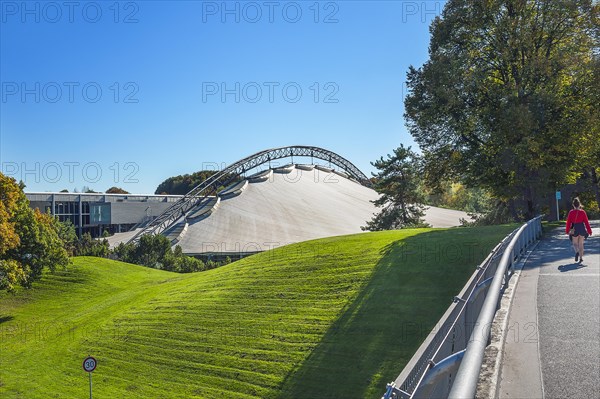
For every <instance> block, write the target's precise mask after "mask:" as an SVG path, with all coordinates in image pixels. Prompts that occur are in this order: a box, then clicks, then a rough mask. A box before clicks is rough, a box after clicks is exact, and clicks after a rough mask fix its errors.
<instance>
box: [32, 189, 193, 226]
mask: <svg viewBox="0 0 600 399" xmlns="http://www.w3.org/2000/svg"><path fill="white" fill-rule="evenodd" d="M25 195H26V196H27V199H29V205H30V207H31V208H33V209H35V208H37V209H39V210H40V211H41V212H49V213H51V214H52V215H55V216H57V217H58V219H59V220H60V221H61V222H64V221H67V220H68V221H70V222H71V223H73V225H74V226H75V229H76V231H77V234H78V235H79V236H80V237H81V235H82V234H83V233H90V234H91V235H92V237H100V236H102V234H103V233H104V232H105V231H107V232H108V233H110V234H114V233H120V232H124V231H128V230H130V229H131V228H133V227H134V226H136V225H138V224H143V223H146V222H148V221H150V220H152V219H154V218H156V217H157V216H158V215H160V214H161V213H162V212H163V211H165V210H166V209H167V208H168V207H170V206H171V205H173V203H174V202H176V201H178V200H179V199H180V198H181V197H182V196H181V195H140V194H102V193H25Z"/></svg>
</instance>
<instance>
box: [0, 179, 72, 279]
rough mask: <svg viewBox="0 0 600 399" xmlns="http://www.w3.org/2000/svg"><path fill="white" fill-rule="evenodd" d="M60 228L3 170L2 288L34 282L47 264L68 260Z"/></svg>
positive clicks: (51, 266)
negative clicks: (38, 208) (40, 210)
mask: <svg viewBox="0 0 600 399" xmlns="http://www.w3.org/2000/svg"><path fill="white" fill-rule="evenodd" d="M59 229H60V226H59V224H58V222H57V221H56V220H55V219H54V218H53V217H52V216H50V215H48V214H44V213H40V212H39V211H38V210H35V211H33V210H32V209H31V208H30V207H29V201H28V200H27V197H25V194H24V193H23V191H22V189H21V187H20V186H19V185H18V184H17V183H16V181H15V180H14V179H12V178H9V177H6V176H4V175H3V174H2V173H0V290H3V289H8V290H11V289H13V288H14V287H15V285H23V286H26V287H28V286H31V283H32V282H33V281H35V280H36V279H38V278H40V276H41V274H42V270H43V269H44V268H48V269H50V270H54V269H55V268H56V267H62V266H66V265H67V264H68V263H69V257H68V254H67V252H66V251H65V249H64V245H63V241H62V240H61V238H60V237H59Z"/></svg>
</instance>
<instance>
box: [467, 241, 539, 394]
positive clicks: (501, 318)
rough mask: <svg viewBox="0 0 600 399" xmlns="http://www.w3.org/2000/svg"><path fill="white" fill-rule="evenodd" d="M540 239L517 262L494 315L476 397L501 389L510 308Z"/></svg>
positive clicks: (495, 392)
mask: <svg viewBox="0 0 600 399" xmlns="http://www.w3.org/2000/svg"><path fill="white" fill-rule="evenodd" d="M540 242H541V238H540V240H538V241H536V243H535V244H534V245H533V246H532V247H531V248H530V249H528V250H527V252H526V253H525V255H524V256H523V257H521V259H520V260H519V261H518V262H517V263H516V264H515V266H514V271H513V274H512V275H511V277H510V279H509V283H508V287H506V289H505V290H504V292H503V293H502V297H501V299H500V308H499V309H498V311H497V312H496V315H495V316H494V321H493V322H492V326H491V331H490V341H491V342H490V344H489V345H488V346H487V347H486V349H485V352H484V357H483V363H482V365H481V370H480V372H479V382H478V384H477V392H476V394H475V397H476V398H480V399H483V398H487V399H494V398H498V395H499V389H500V383H499V382H500V378H501V370H502V360H503V357H504V356H503V355H504V343H505V341H506V332H507V327H508V319H509V314H510V308H511V306H512V303H513V298H514V296H515V291H516V288H517V284H518V283H519V278H520V277H521V272H522V270H523V267H524V266H525V264H526V263H527V260H528V259H529V256H530V255H531V254H532V253H533V251H535V249H536V248H537V246H538V245H539V243H540Z"/></svg>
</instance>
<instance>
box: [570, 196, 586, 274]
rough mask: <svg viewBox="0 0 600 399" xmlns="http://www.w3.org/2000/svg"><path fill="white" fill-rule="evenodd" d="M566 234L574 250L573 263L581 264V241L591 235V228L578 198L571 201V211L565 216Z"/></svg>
mask: <svg viewBox="0 0 600 399" xmlns="http://www.w3.org/2000/svg"><path fill="white" fill-rule="evenodd" d="M567 234H568V235H569V237H570V238H571V242H572V244H573V249H574V250H575V262H577V261H578V260H579V263H582V262H583V241H584V240H585V239H587V238H588V236H590V235H592V228H591V226H590V222H589V221H588V217H587V214H586V213H585V211H584V210H583V209H582V207H581V201H579V198H575V199H574V200H573V209H571V210H570V211H569V216H567Z"/></svg>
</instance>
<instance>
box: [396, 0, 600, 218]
mask: <svg viewBox="0 0 600 399" xmlns="http://www.w3.org/2000/svg"><path fill="white" fill-rule="evenodd" d="M597 16H598V6H597V5H595V6H592V2H591V0H579V1H565V0H551V1H550V0H523V1H514V0H490V1H479V0H451V1H449V2H448V3H447V4H446V6H445V8H444V11H443V14H442V17H441V18H440V17H438V18H436V19H435V20H434V21H433V23H432V26H431V29H430V30H431V42H430V48H429V60H428V61H427V62H426V63H425V64H424V65H423V66H422V67H421V68H418V69H416V68H414V67H412V66H411V67H410V69H409V71H408V74H407V85H408V88H409V94H408V95H407V97H406V99H405V117H406V119H407V124H408V128H409V130H410V132H411V134H412V135H413V137H414V139H415V141H416V142H417V143H418V144H419V146H420V147H421V149H422V151H423V158H424V162H425V177H426V179H427V180H428V185H430V186H435V184H436V183H437V182H439V181H442V180H443V179H448V180H452V181H460V182H462V183H464V184H465V185H466V186H468V187H481V188H484V189H486V190H488V191H489V192H490V193H491V194H492V195H493V196H494V197H495V198H497V199H500V200H502V201H504V202H506V203H507V204H508V206H509V208H510V210H511V213H512V215H513V217H514V218H515V219H521V218H529V217H532V216H533V215H534V214H535V213H537V212H538V211H539V209H540V204H541V203H542V202H543V200H544V199H547V198H548V197H549V196H550V195H551V193H553V192H554V190H555V189H556V188H557V187H559V186H560V185H561V184H563V183H564V182H565V181H566V179H567V175H568V173H569V170H570V169H571V168H572V166H573V164H574V156H575V155H574V153H575V151H576V150H575V148H576V146H575V141H576V138H577V137H579V136H581V135H583V134H586V132H589V131H590V123H591V122H590V120H591V119H590V117H589V113H590V112H594V111H593V110H590V108H589V104H590V103H591V95H592V93H594V90H597V88H596V89H594V86H593V79H592V76H593V70H594V64H593V59H594V54H593V52H594V46H597V43H598V42H597V35H596V31H594V27H595V26H596V27H597ZM596 109H597V107H596ZM596 112H597V111H596ZM593 135H594V136H593V137H592V139H593V140H596V141H598V140H599V138H598V137H597V133H593Z"/></svg>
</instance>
